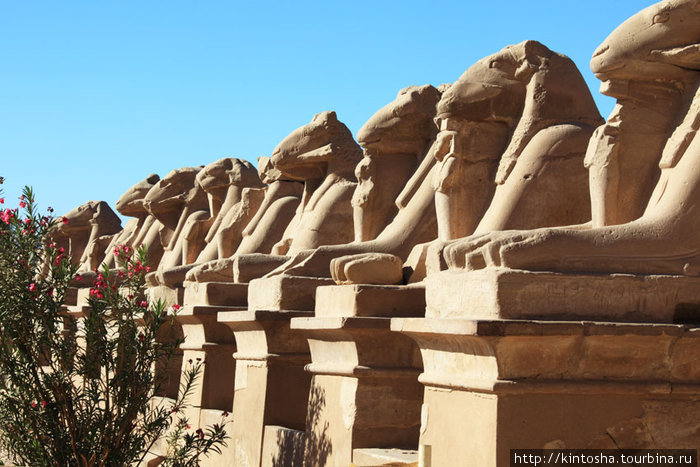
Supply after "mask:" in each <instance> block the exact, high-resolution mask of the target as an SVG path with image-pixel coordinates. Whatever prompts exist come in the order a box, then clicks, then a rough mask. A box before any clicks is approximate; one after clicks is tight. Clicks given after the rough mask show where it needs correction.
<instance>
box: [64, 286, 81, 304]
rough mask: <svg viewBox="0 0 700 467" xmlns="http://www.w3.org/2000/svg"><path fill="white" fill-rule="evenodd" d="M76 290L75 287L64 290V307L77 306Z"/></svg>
mask: <svg viewBox="0 0 700 467" xmlns="http://www.w3.org/2000/svg"><path fill="white" fill-rule="evenodd" d="M78 290H80V289H78V288H77V287H68V288H67V289H66V295H65V296H64V297H63V304H64V305H65V306H75V305H77V304H78Z"/></svg>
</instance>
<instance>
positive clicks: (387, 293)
mask: <svg viewBox="0 0 700 467" xmlns="http://www.w3.org/2000/svg"><path fill="white" fill-rule="evenodd" d="M424 314H425V288H424V287H420V286H410V287H409V286H388V285H357V284H352V285H329V286H323V287H319V288H317V289H316V316H317V317H319V318H322V317H333V316H343V317H345V316H347V317H349V316H378V317H390V316H405V317H408V316H415V317H419V316H423V315H424Z"/></svg>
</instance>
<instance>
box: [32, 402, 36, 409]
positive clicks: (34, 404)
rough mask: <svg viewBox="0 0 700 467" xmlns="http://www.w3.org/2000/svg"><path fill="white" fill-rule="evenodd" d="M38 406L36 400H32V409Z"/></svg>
mask: <svg viewBox="0 0 700 467" xmlns="http://www.w3.org/2000/svg"><path fill="white" fill-rule="evenodd" d="M35 408H36V401H32V409H35Z"/></svg>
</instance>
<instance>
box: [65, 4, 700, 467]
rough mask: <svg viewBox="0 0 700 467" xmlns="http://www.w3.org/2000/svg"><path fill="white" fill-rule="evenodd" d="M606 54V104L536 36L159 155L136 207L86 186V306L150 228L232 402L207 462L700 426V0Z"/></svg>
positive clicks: (223, 404)
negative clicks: (214, 141) (298, 116)
mask: <svg viewBox="0 0 700 467" xmlns="http://www.w3.org/2000/svg"><path fill="white" fill-rule="evenodd" d="M591 68H592V69H593V72H594V73H595V74H596V76H597V77H598V78H599V79H600V80H601V81H602V86H601V91H602V92H603V93H604V94H606V95H609V96H612V97H614V98H616V99H617V103H616V105H615V107H614V109H613V111H612V113H611V115H610V116H609V117H608V120H607V121H604V120H603V119H602V118H601V116H600V114H599V112H598V110H597V108H596V106H595V104H594V101H593V98H592V96H591V94H590V91H589V89H588V88H587V86H586V83H585V82H584V80H583V78H582V76H581V74H580V73H579V71H578V70H577V68H576V66H575V65H574V63H573V62H572V61H571V60H570V59H569V58H567V57H566V56H564V55H562V54H559V53H556V52H553V51H551V50H550V49H548V48H547V47H545V46H544V45H542V44H541V43H539V42H535V41H525V42H522V43H520V44H517V45H511V46H508V47H505V48H504V49H502V50H501V51H499V52H497V53H495V54H493V55H490V56H488V57H485V58H483V59H482V60H479V61H478V62H477V63H475V64H474V65H472V66H471V67H469V68H468V69H467V70H466V71H465V72H464V74H463V75H462V76H461V77H459V79H457V81H455V82H454V83H452V84H443V85H441V86H438V87H434V86H431V85H425V86H410V87H407V88H405V89H402V90H401V91H399V93H398V95H397V97H396V99H395V100H393V101H392V102H390V103H389V104H387V105H386V106H385V107H383V108H381V109H380V110H379V111H377V113H375V114H374V115H373V116H372V117H371V118H370V119H369V120H368V121H367V123H366V124H365V125H364V126H363V127H362V128H361V129H360V131H359V133H358V135H357V141H356V140H355V139H354V138H353V136H352V134H351V132H350V131H349V130H348V128H347V127H346V126H345V125H344V124H343V123H341V122H340V121H339V120H338V118H337V116H336V114H335V113H334V112H323V113H320V114H318V115H316V116H315V117H314V118H313V119H312V121H311V122H310V123H308V124H307V125H304V126H303V127H301V128H299V129H297V130H295V131H293V132H292V133H291V134H290V135H289V136H287V137H286V138H285V139H284V140H283V141H282V142H280V143H279V145H278V146H277V147H276V148H275V150H274V151H273V153H272V154H271V155H270V156H269V157H261V158H259V159H258V167H257V170H256V169H255V168H254V167H253V166H252V165H251V164H250V163H249V162H247V161H245V160H240V159H235V158H224V159H220V160H218V161H215V162H213V163H211V164H209V165H207V166H200V167H186V168H182V169H178V170H173V171H172V172H170V173H168V174H167V175H165V177H163V178H162V179H160V178H159V177H158V176H157V175H150V176H149V177H147V178H146V179H145V180H143V181H141V182H139V183H137V184H136V185H134V186H133V187H131V188H130V189H129V190H127V192H126V193H125V194H124V195H123V196H122V197H121V198H120V199H119V201H118V202H117V205H116V209H117V211H119V213H121V214H122V215H124V216H127V217H131V218H133V219H131V220H130V221H129V222H128V223H127V224H126V225H125V226H124V228H122V227H121V225H120V221H119V218H118V217H117V216H116V214H115V213H114V212H113V211H112V210H111V209H110V207H109V206H108V205H107V203H104V202H89V203H86V204H85V205H82V206H80V207H78V208H76V209H74V210H73V211H71V212H69V213H68V214H67V215H66V217H67V218H68V219H69V222H68V223H65V224H60V225H59V226H58V227H57V229H56V231H55V232H54V236H55V238H56V242H57V243H58V244H60V245H61V246H64V247H65V248H66V250H67V251H68V252H69V253H70V255H71V258H72V260H73V261H74V262H76V263H79V264H80V275H81V279H80V280H76V281H75V284H74V285H75V286H76V288H77V290H78V291H77V298H76V303H75V304H76V305H77V306H76V307H75V308H74V309H75V310H76V312H78V313H79V312H80V308H81V304H83V305H84V299H85V297H87V296H88V295H87V293H85V292H86V291H87V288H88V287H89V286H90V285H91V284H92V279H93V278H94V277H95V275H96V272H95V269H96V268H98V267H99V266H100V265H101V264H106V265H108V266H109V267H110V268H112V269H114V268H116V267H118V264H116V262H115V258H114V255H113V253H112V252H113V250H114V247H115V246H116V245H118V244H125V245H128V246H132V247H134V248H136V247H139V246H144V247H145V248H146V250H147V254H148V262H149V265H150V266H151V268H152V269H153V270H152V272H150V273H149V274H148V275H147V277H146V280H147V285H148V287H149V293H150V294H151V297H152V298H162V299H164V300H165V301H166V302H167V303H168V304H174V303H180V304H183V305H184V306H183V309H182V310H180V313H179V315H178V321H179V323H180V324H181V326H182V332H183V336H184V338H185V341H184V344H183V345H182V346H181V350H182V352H183V355H182V358H183V362H185V361H187V360H188V359H192V358H202V359H206V360H207V362H208V363H207V366H206V369H205V371H204V375H203V377H202V389H201V391H200V390H198V391H197V394H196V395H195V396H193V399H195V400H193V401H191V404H190V405H191V406H192V407H193V410H195V409H196V415H193V416H192V419H193V420H199V421H200V422H202V423H203V421H206V420H207V417H213V415H212V413H214V412H216V411H218V412H217V413H220V411H221V410H226V411H231V413H232V414H233V423H232V425H231V427H230V430H231V431H230V434H231V438H232V440H233V442H232V446H231V448H230V449H229V451H227V454H226V455H225V456H224V457H225V459H224V461H223V464H211V465H297V464H293V463H292V464H285V463H283V462H282V461H281V460H280V459H282V457H284V456H286V455H294V456H297V455H298V456H302V457H303V458H305V459H306V460H308V461H309V462H310V464H309V463H307V464H304V465H349V463H350V462H354V463H355V464H356V465H376V464H363V463H360V461H359V459H360V458H361V457H362V456H364V455H368V454H367V452H361V451H362V449H365V448H386V447H393V448H401V449H411V450H414V449H415V448H416V447H418V446H420V447H419V449H418V451H420V452H421V454H420V455H423V456H431V455H432V459H433V461H434V464H433V465H498V466H501V465H510V464H509V463H508V459H509V457H508V452H509V449H512V448H514V447H522V446H530V447H542V446H545V447H557V446H558V447H562V446H569V447H585V446H588V447H598V448H600V447H607V448H615V449H617V448H650V447H657V448H658V447H667V448H669V447H673V448H677V447H684V446H686V447H694V446H695V447H696V446H697V433H698V424H697V420H699V419H700V418H699V417H698V415H697V414H698V413H699V411H700V406H699V405H698V402H697V393H698V390H697V382H698V378H699V377H700V370H698V364H697V363H698V351H699V350H700V342H699V341H698V336H699V335H698V333H697V326H696V324H697V322H698V319H700V315H698V310H700V278H699V277H697V276H698V275H699V274H700V257H699V254H700V253H699V252H700V224H699V223H698V222H696V220H700V217H699V216H697V213H695V210H696V209H697V207H696V205H697V204H698V202H700V167H698V164H700V137H697V136H696V134H697V132H698V129H699V128H700V0H664V1H662V2H660V3H658V4H656V5H653V6H651V7H649V8H647V9H645V10H643V11H641V12H640V13H638V14H636V15H634V16H633V17H631V18H630V19H629V20H627V21H626V22H624V23H623V24H622V25H621V26H619V27H618V28H617V29H616V30H615V31H613V32H612V34H611V35H610V36H609V37H608V38H607V39H606V40H605V41H604V43H603V44H602V45H601V46H600V47H599V48H598V49H597V50H596V51H595V53H594V55H593V59H592V62H591ZM694 216H695V217H694ZM81 297H82V299H83V302H82V303H81ZM611 321H612V322H614V323H612V324H611V323H610V322H611ZM630 322H631V323H634V324H631V325H630V324H625V323H630ZM672 323H673V324H672ZM693 323H695V324H693ZM694 326H695V327H694ZM234 352H235V353H234ZM183 364H184V363H183ZM178 371H179V369H177V368H175V370H174V372H173V374H174V375H175V380H174V385H173V388H174V389H173V388H171V389H169V390H168V391H171V390H174V391H175V393H176V390H177V387H178V384H177V383H178V381H177V373H178ZM419 374H420V376H419ZM446 389H447V390H446ZM166 392H167V391H166ZM173 394H174V393H172V391H171V392H167V393H166V394H164V395H165V396H167V397H173ZM234 394H235V398H234ZM212 411H214V412H212ZM193 413H195V412H193ZM679 414H682V416H680V415H679ZM487 428H488V429H487ZM650 440H657V441H658V440H665V441H663V442H661V443H660V444H659V442H657V441H654V442H652V441H650ZM295 443H296V444H295ZM611 443H613V444H612V445H611ZM295 446H296V447H295ZM299 446H301V447H300V448H299V449H297V447H299ZM431 452H432V454H430V453H431ZM426 458H427V457H426ZM231 459H233V460H231ZM266 459H267V460H266ZM273 459H274V460H275V461H274V462H272V460H273ZM318 459H322V460H318ZM465 459H469V461H468V462H465ZM226 462H228V463H226ZM334 462H335V463H334ZM426 462H427V461H426ZM426 462H423V465H430V464H429V463H426ZM298 465H301V464H298ZM399 465H403V464H399Z"/></svg>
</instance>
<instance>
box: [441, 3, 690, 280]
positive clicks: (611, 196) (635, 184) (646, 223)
mask: <svg viewBox="0 0 700 467" xmlns="http://www.w3.org/2000/svg"><path fill="white" fill-rule="evenodd" d="M699 43H700V3H699V2H697V1H691V0H683V1H679V0H676V1H664V2H660V3H658V4H656V5H653V6H651V7H649V8H647V9H645V10H643V11H641V12H639V13H638V14H636V15H634V16H633V17H631V18H630V19H629V20H627V21H626V22H625V23H623V24H622V25H621V26H619V27H618V28H617V29H616V30H615V31H613V33H612V34H611V35H610V36H609V37H608V38H607V39H606V40H605V42H604V43H603V44H602V45H601V46H600V47H599V48H598V50H597V51H596V52H595V54H594V56H593V59H592V62H591V68H592V69H593V71H594V73H595V74H596V75H597V76H598V77H599V78H600V79H601V80H603V85H602V90H603V92H604V93H606V94H608V95H611V96H614V97H617V98H618V103H617V105H616V107H615V109H614V110H613V112H612V114H611V116H610V118H609V119H608V121H607V123H606V124H605V125H603V126H601V127H600V128H599V129H598V130H596V134H595V135H594V136H593V138H592V139H591V141H590V144H589V146H588V151H587V155H586V164H587V165H588V167H589V172H590V178H589V181H590V191H591V202H592V213H593V222H592V225H591V227H590V228H558V229H536V230H529V231H517V232H502V233H491V234H484V235H480V236H474V237H472V238H469V239H467V240H466V241H465V242H463V243H461V244H459V245H452V246H449V247H447V248H446V249H445V252H444V255H445V260H446V261H447V263H448V265H449V266H450V267H451V268H453V269H455V268H456V269H460V268H466V269H476V268H482V267H485V266H503V267H510V268H518V269H528V270H550V271H570V272H621V273H639V274H654V273H656V274H691V275H696V274H697V273H698V271H700V262H699V261H698V252H699V251H700V242H698V240H697V235H695V232H697V229H698V227H700V226H699V225H698V221H697V217H696V216H694V215H693V211H694V209H695V205H696V204H697V203H698V201H700V199H699V198H698V192H697V190H698V180H697V178H698V168H699V167H698V157H700V153H699V152H698V151H700V141H698V138H697V137H696V131H697V127H698V125H697V122H698V115H699V112H698V110H699V107H700V101H699V96H698V93H697V89H698V78H699V77H700V74H698V70H700V55H699V54H698V44H699Z"/></svg>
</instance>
